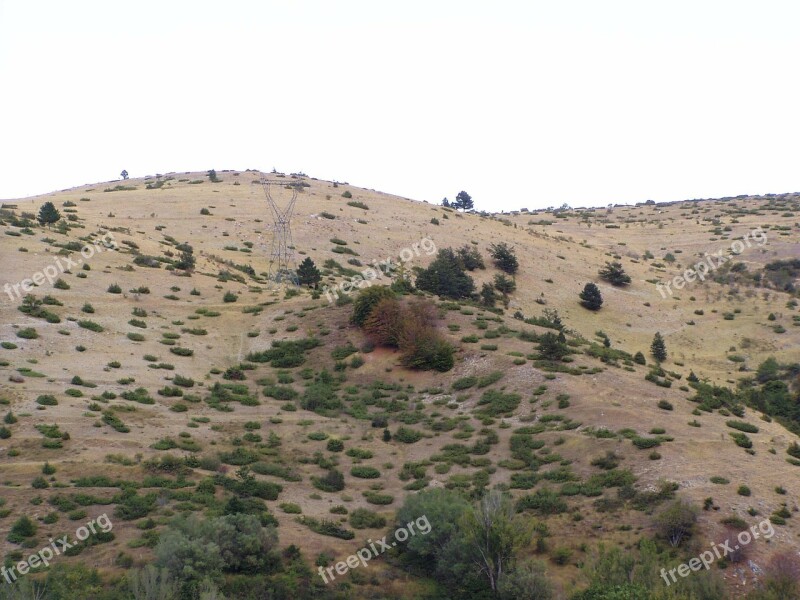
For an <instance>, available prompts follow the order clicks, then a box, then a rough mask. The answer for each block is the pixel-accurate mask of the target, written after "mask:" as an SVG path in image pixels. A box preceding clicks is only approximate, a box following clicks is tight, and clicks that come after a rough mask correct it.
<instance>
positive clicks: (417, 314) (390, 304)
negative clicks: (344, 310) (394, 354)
mask: <svg viewBox="0 0 800 600" xmlns="http://www.w3.org/2000/svg"><path fill="white" fill-rule="evenodd" d="M372 289H374V288H367V289H365V290H362V291H361V292H360V293H359V296H358V297H357V298H356V301H355V303H354V304H355V306H354V310H353V316H352V318H351V320H352V321H353V322H356V321H362V314H363V313H364V312H365V310H366V309H368V310H366V317H365V318H364V319H363V328H364V332H365V333H366V334H367V336H368V337H369V338H370V341H372V343H374V344H379V345H382V346H390V347H393V348H398V349H399V350H400V362H401V363H402V364H403V365H405V366H406V367H410V368H413V369H433V370H436V371H449V370H450V369H452V368H453V365H454V363H455V359H454V358H453V353H454V352H455V348H453V346H452V345H451V344H450V343H449V342H447V340H445V339H444V338H443V337H442V335H441V334H440V333H439V332H438V331H437V329H436V320H437V313H436V308H435V307H434V306H433V305H432V304H431V303H430V302H427V301H424V300H416V301H414V302H412V303H409V304H404V303H403V302H402V301H401V300H399V299H397V298H396V297H394V296H387V295H386V294H381V295H380V296H379V295H378V294H376V293H375V292H371V291H370V290H372ZM362 296H363V298H362ZM375 299H377V300H378V301H377V303H373V301H374V300H375Z"/></svg>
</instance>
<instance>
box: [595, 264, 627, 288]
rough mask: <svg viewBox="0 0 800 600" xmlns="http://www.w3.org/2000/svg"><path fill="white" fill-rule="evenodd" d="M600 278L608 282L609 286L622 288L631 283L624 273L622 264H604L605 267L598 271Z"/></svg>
mask: <svg viewBox="0 0 800 600" xmlns="http://www.w3.org/2000/svg"><path fill="white" fill-rule="evenodd" d="M600 277H601V278H602V279H605V280H606V281H608V282H609V283H610V284H611V285H617V286H623V285H628V284H629V283H630V282H631V277H630V275H628V274H627V273H625V269H623V268H622V264H620V263H618V262H616V261H614V262H606V266H605V267H603V268H602V269H600Z"/></svg>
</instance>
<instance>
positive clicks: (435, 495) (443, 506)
mask: <svg viewBox="0 0 800 600" xmlns="http://www.w3.org/2000/svg"><path fill="white" fill-rule="evenodd" d="M468 510H470V505H469V502H467V500H466V499H465V498H464V497H463V496H462V495H461V494H459V493H458V492H455V491H453V490H448V489H445V488H426V489H424V490H422V491H421V492H419V493H416V494H409V495H408V496H406V498H405V500H404V501H403V506H402V507H400V509H399V510H398V511H397V524H398V525H397V526H398V527H401V526H405V524H406V523H408V522H410V521H416V520H417V519H420V518H427V519H428V522H429V523H431V524H434V523H435V524H436V525H435V526H434V527H431V530H430V532H429V533H428V534H427V535H414V536H410V537H409V538H408V541H407V542H404V543H403V544H402V546H401V549H402V550H403V551H404V552H405V554H406V557H407V558H409V559H410V561H411V562H413V563H414V564H416V565H418V566H419V567H421V568H422V569H424V570H426V571H428V572H432V571H434V570H435V568H436V567H435V562H436V561H437V560H438V558H439V555H440V552H441V551H442V548H444V547H445V545H446V544H447V543H448V542H449V541H450V540H451V539H452V538H455V537H458V536H459V533H460V531H459V520H460V519H461V517H462V516H463V515H464V513H465V512H466V511H468Z"/></svg>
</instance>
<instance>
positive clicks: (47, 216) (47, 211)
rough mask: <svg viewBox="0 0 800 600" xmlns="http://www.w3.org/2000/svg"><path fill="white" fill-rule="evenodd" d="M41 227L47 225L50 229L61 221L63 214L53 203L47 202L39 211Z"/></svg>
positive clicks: (37, 218) (38, 217) (38, 218)
mask: <svg viewBox="0 0 800 600" xmlns="http://www.w3.org/2000/svg"><path fill="white" fill-rule="evenodd" d="M36 220H37V221H39V224H40V225H47V226H48V227H49V226H50V225H52V224H53V223H56V222H57V221H59V220H61V213H60V212H58V210H57V209H56V207H55V206H53V203H52V202H45V203H44V204H42V207H41V208H40V209H39V215H38V216H37V217H36Z"/></svg>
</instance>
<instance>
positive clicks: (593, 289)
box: [579, 282, 603, 310]
mask: <svg viewBox="0 0 800 600" xmlns="http://www.w3.org/2000/svg"><path fill="white" fill-rule="evenodd" d="M579 297H580V299H581V306H583V307H584V308H588V309H589V310H600V307H601V306H603V296H602V295H601V294H600V289H599V288H598V287H597V286H596V285H595V284H593V283H591V282H590V283H587V284H586V285H585V286H583V291H582V292H581V293H580V295H579Z"/></svg>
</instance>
